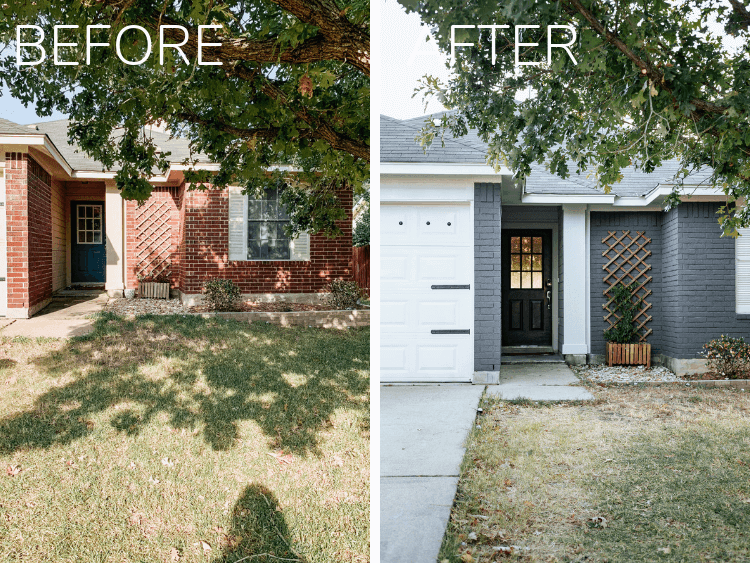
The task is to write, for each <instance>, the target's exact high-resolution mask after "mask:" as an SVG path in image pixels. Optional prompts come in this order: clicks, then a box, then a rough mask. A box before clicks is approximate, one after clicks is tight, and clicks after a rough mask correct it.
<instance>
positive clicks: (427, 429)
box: [380, 384, 484, 563]
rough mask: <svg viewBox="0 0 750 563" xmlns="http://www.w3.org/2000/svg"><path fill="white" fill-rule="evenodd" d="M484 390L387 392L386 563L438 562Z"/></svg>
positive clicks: (383, 410) (383, 468)
mask: <svg viewBox="0 0 750 563" xmlns="http://www.w3.org/2000/svg"><path fill="white" fill-rule="evenodd" d="M482 391H484V386H483V385H465V384H444V385H437V384H436V385H418V386H406V385H396V386H384V387H381V388H380V436H381V440H380V442H381V443H380V561H381V562H382V563H403V562H406V561H408V562H409V563H435V561H436V560H437V556H438V552H439V550H440V544H441V543H442V541H443V534H444V533H445V527H446V526H447V525H448V518H449V517H450V512H451V506H453V498H454V497H455V495H456V486H457V485H458V476H459V473H460V471H459V468H460V466H461V461H462V460H463V457H464V451H465V449H464V441H465V440H466V436H467V435H468V433H469V430H470V429H471V426H472V424H473V423H474V419H475V417H476V409H477V406H478V404H479V398H480V397H481V395H482Z"/></svg>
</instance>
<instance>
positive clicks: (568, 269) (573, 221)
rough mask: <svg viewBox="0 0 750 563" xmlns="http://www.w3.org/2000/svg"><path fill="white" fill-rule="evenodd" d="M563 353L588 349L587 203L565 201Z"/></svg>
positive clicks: (574, 352) (584, 352)
mask: <svg viewBox="0 0 750 563" xmlns="http://www.w3.org/2000/svg"><path fill="white" fill-rule="evenodd" d="M562 207H563V227H562V229H563V236H562V244H563V345H562V353H563V354H587V353H588V351H589V350H588V344H587V342H588V322H587V314H586V304H587V303H588V301H589V300H588V296H587V295H586V291H587V288H588V287H589V283H588V275H589V273H588V271H587V267H586V265H587V263H588V256H587V253H588V244H587V241H586V206H585V205H563V206H562Z"/></svg>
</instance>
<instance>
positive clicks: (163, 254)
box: [135, 198, 172, 279]
mask: <svg viewBox="0 0 750 563" xmlns="http://www.w3.org/2000/svg"><path fill="white" fill-rule="evenodd" d="M170 213H171V212H170V208H169V205H168V204H167V203H166V202H164V201H158V200H156V199H154V198H152V199H149V200H148V201H147V202H146V203H144V204H143V205H141V206H139V207H138V208H137V210H136V217H135V228H136V232H137V233H138V238H137V242H136V258H137V260H136V275H137V276H138V278H139V279H141V278H156V277H158V276H160V275H162V274H164V275H169V270H170V268H171V266H172V263H171V246H172V229H171V227H170V225H169V219H170Z"/></svg>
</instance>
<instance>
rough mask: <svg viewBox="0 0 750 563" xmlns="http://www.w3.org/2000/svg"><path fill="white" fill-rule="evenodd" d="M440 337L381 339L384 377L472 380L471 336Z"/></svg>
mask: <svg viewBox="0 0 750 563" xmlns="http://www.w3.org/2000/svg"><path fill="white" fill-rule="evenodd" d="M436 338H437V336H434V337H432V338H417V339H413V340H410V341H404V340H399V341H395V340H393V339H381V346H380V369H381V379H382V381H404V382H409V381H435V382H439V381H446V382H447V381H466V382H469V381H471V374H472V369H471V365H470V364H471V358H472V351H473V350H472V348H473V346H472V340H471V338H470V337H468V336H459V337H456V336H454V335H446V336H443V338H442V339H440V340H436Z"/></svg>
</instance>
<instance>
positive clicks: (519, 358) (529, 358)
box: [500, 354, 565, 365]
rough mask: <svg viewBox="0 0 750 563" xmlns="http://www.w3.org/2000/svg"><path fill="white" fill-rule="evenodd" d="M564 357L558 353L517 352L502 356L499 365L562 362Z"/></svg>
mask: <svg viewBox="0 0 750 563" xmlns="http://www.w3.org/2000/svg"><path fill="white" fill-rule="evenodd" d="M564 363H565V359H564V358H563V357H562V356H561V355H560V354H540V355H537V354H529V355H524V354H519V355H512V356H505V355H504V356H502V357H501V358H500V365H510V364H564Z"/></svg>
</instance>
